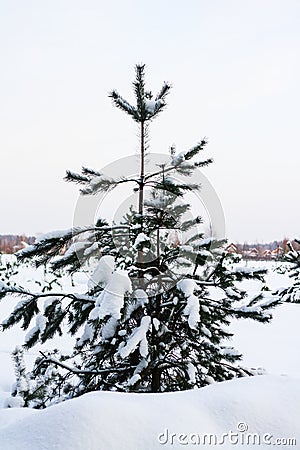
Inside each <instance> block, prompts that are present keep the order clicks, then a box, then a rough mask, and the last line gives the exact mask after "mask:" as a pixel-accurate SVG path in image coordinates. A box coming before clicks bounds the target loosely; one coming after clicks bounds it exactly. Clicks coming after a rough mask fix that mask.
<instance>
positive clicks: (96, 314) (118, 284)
mask: <svg viewBox="0 0 300 450" xmlns="http://www.w3.org/2000/svg"><path fill="white" fill-rule="evenodd" d="M131 291H132V287H131V281H130V278H129V276H128V273H127V272H126V270H120V269H118V270H116V271H115V272H114V273H113V274H112V275H111V277H110V280H109V282H108V284H107V285H106V287H105V289H104V290H103V291H102V292H101V293H100V294H99V296H98V298H97V300H96V304H95V308H94V309H92V311H91V312H90V316H89V318H90V319H91V320H95V319H96V318H99V319H103V318H104V317H106V316H111V317H114V318H115V319H117V320H118V319H120V318H121V309H122V308H123V306H124V296H125V294H126V293H127V292H128V293H129V292H131Z"/></svg>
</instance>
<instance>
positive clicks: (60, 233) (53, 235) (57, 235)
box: [27, 228, 72, 249]
mask: <svg viewBox="0 0 300 450" xmlns="http://www.w3.org/2000/svg"><path fill="white" fill-rule="evenodd" d="M70 233H72V229H71V228H70V229H67V230H55V231H50V232H49V233H45V234H42V235H41V236H39V237H38V238H37V239H36V241H35V243H36V244H39V243H40V242H43V241H47V240H49V239H61V238H63V237H65V236H66V235H67V234H70ZM29 247H30V246H29ZM27 249H28V247H27Z"/></svg>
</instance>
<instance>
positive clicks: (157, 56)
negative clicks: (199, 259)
mask: <svg viewBox="0 0 300 450" xmlns="http://www.w3.org/2000/svg"><path fill="white" fill-rule="evenodd" d="M0 5H1V6H0V8H1V11H0V58H1V59H0V60H1V70H0V93H1V95H0V118H1V123H0V126H1V129H0V151H1V177H0V201H1V203H0V206H1V209H0V211H1V221H0V234H1V233H2V234H3V233H19V234H20V233H23V232H25V233H37V232H46V231H51V230H53V229H61V228H68V227H70V226H72V220H73V212H74V208H75V205H76V202H77V198H78V188H77V187H76V186H75V185H71V184H67V183H65V182H63V181H62V178H63V176H64V173H65V169H67V168H69V169H72V170H74V171H78V170H80V168H81V166H83V165H85V166H88V167H93V168H95V169H100V168H101V167H103V166H105V165H106V164H108V163H110V162H112V161H114V160H117V159H119V158H121V157H123V156H126V155H131V154H134V153H135V152H136V151H137V145H138V144H137V138H136V130H135V126H134V123H133V122H132V121H131V120H130V118H129V117H126V115H124V114H122V112H120V111H119V110H117V109H115V108H113V107H112V105H111V101H110V99H109V98H108V92H109V91H110V90H111V89H113V88H117V89H118V90H119V92H120V93H121V94H122V95H123V96H125V97H126V98H128V99H129V100H130V99H132V92H131V82H132V80H133V77H134V64H136V63H138V62H144V63H145V64H146V70H147V72H146V77H147V83H148V87H149V88H150V89H152V90H153V91H157V90H158V89H159V87H160V86H161V84H162V82H163V81H164V80H166V81H169V82H171V83H172V86H173V88H172V92H171V94H170V96H169V106H168V108H167V110H166V111H165V112H164V113H163V114H162V115H161V116H160V117H159V118H158V119H157V120H156V122H154V123H153V125H152V127H151V150H152V151H153V152H157V153H167V152H168V149H169V147H170V145H172V144H176V148H177V149H178V150H183V149H185V148H188V147H191V146H193V145H194V144H195V143H197V142H198V141H199V140H200V139H201V138H202V137H204V136H206V137H207V138H208V140H209V145H208V146H207V150H206V157H210V156H211V157H213V159H214V164H213V165H212V166H211V167H209V168H207V169H204V173H205V175H206V176H207V177H208V179H209V180H210V182H211V184H212V185H213V186H214V188H215V190H216V192H217V194H218V196H219V198H220V200H221V202H222V205H223V209H224V212H225V217H226V229H227V236H228V237H229V239H231V240H239V241H245V240H246V241H255V240H265V241H270V240H273V239H280V238H282V237H284V236H289V237H296V236H299V234H300V226H299V225H300V207H299V179H300V177H299V170H300V169H299V166H300V165H299V162H300V157H299V131H298V129H299V116H300V113H299V110H300V109H299V108H300V107H299V104H300V87H299V81H300V58H299V56H300V2H299V1H298V0H280V1H278V0H210V1H209V0H194V1H191V0H187V1H185V2H183V1H182V0H181V1H177V0H172V1H171V0H170V1H167V0H165V1H164V0H160V1H158V0H152V1H147V2H146V1H142V0H132V1H130V0H119V1H116V0H115V1H113V0H112V1H109V2H108V1H101V0H95V1H92V0H80V1H79V0H70V1H67V0H52V1H46V0H36V1H32V0H26V2H25V1H23V0H13V1H10V0H2V1H1V3H0ZM131 122H132V123H131ZM203 156H205V155H203Z"/></svg>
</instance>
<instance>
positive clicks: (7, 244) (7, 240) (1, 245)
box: [0, 234, 36, 254]
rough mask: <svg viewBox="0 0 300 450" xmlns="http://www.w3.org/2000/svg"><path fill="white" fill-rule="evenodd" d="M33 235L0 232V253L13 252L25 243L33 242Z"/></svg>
mask: <svg viewBox="0 0 300 450" xmlns="http://www.w3.org/2000/svg"><path fill="white" fill-rule="evenodd" d="M35 239H36V238H35V237H34V236H26V235H24V234H22V235H14V234H0V253H8V254H9V253H15V252H17V251H18V250H20V249H22V248H24V247H26V246H27V245H31V244H34V242H35Z"/></svg>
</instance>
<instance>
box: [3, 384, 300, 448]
mask: <svg viewBox="0 0 300 450" xmlns="http://www.w3.org/2000/svg"><path fill="white" fill-rule="evenodd" d="M299 422H300V379H296V378H289V377H287V376H257V377H252V378H243V379H237V380H233V381H228V382H223V383H218V384H214V385H210V386H208V387H205V388H202V389H198V390H192V391H185V392H178V393H166V394H122V393H111V392H94V393H90V394H86V395H84V396H82V397H80V398H78V399H73V400H69V401H67V402H64V403H61V404H59V405H55V406H52V407H49V408H48V409H46V410H42V411H36V410H30V409H26V408H24V409H19V408H16V409H1V410H0V448H1V450H16V449H18V450H48V449H62V450H102V449H103V450H111V449H112V450H154V449H162V448H170V449H171V448H172V449H180V448H181V449H182V448H224V449H226V450H229V449H230V448H233V449H245V448H251V449H254V448H257V449H258V448H259V449H261V448H278V449H280V448H285V449H286V448H294V449H296V448H300V427H299ZM230 432H232V433H233V434H232V435H231V439H232V443H231V442H230V440H229V437H228V436H227V437H226V435H223V436H222V434H223V433H225V434H227V433H229V434H230ZM210 433H211V434H212V436H209V434H210ZM254 433H256V437H255V436H254ZM205 435H206V437H205ZM252 435H253V436H252ZM205 439H206V440H205ZM215 439H217V441H216V440H215ZM255 439H256V441H255ZM258 439H260V445H258ZM288 439H293V441H290V442H291V445H288V444H287V443H288ZM222 440H223V442H224V443H223V444H222ZM247 440H248V442H250V444H252V443H253V442H256V443H257V445H246V444H245V443H246V441H247ZM203 444H205V445H203Z"/></svg>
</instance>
